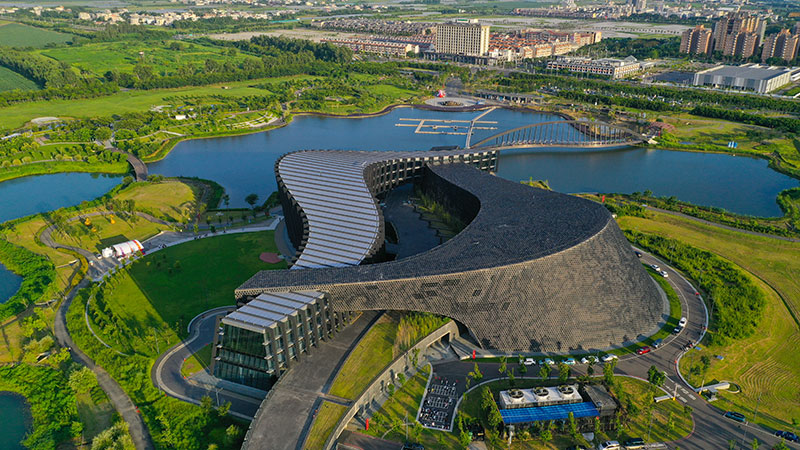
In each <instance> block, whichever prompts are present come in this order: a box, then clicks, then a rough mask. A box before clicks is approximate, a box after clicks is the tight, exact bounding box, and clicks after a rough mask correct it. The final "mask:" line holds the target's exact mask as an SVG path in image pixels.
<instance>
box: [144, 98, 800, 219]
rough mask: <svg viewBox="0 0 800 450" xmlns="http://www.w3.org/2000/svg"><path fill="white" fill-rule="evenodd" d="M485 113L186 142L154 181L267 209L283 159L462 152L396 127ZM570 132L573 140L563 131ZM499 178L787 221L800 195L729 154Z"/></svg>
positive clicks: (763, 165)
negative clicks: (213, 188) (205, 185)
mask: <svg viewBox="0 0 800 450" xmlns="http://www.w3.org/2000/svg"><path fill="white" fill-rule="evenodd" d="M477 114H478V113H453V112H437V111H426V110H417V109H412V108H398V109H395V110H393V111H392V112H390V113H388V114H386V115H383V116H379V117H370V118H365V119H339V118H328V117H316V116H300V117H295V119H294V121H293V122H292V123H291V124H289V125H288V126H286V127H283V128H278V129H275V130H271V131H268V132H264V133H256V134H250V135H246V136H235V137H224V138H215V139H201V140H191V141H184V142H181V143H180V144H178V145H177V146H176V147H175V149H174V150H173V151H172V152H171V153H170V154H169V155H168V156H167V157H166V158H165V159H163V160H162V161H159V162H156V163H153V164H150V165H149V168H150V173H160V174H163V175H167V176H179V175H187V176H197V177H200V178H206V179H211V180H214V181H217V182H218V183H220V184H221V185H223V186H224V187H225V189H226V191H227V193H228V195H229V196H230V198H231V202H230V206H232V207H234V206H235V207H244V206H246V203H245V202H244V198H245V197H246V196H247V195H248V194H250V193H256V194H258V195H259V198H260V199H261V200H264V199H265V198H266V196H268V195H269V194H270V193H271V192H272V191H274V190H275V189H276V182H275V173H274V165H275V161H276V160H277V159H278V157H280V156H281V155H283V154H284V153H287V152H290V151H295V150H306V149H351V150H428V149H430V148H431V147H433V146H442V145H462V146H463V145H464V139H465V138H464V136H454V135H432V134H414V132H413V128H410V127H397V126H395V124H397V123H402V122H406V123H408V121H401V120H400V119H401V118H425V119H445V120H469V119H472V118H474V117H475V116H476V115H477ZM559 119H560V117H558V116H555V115H551V114H535V113H526V112H521V111H512V110H505V109H500V110H495V111H493V112H491V113H489V114H487V115H486V116H484V117H483V119H482V120H487V121H496V122H498V123H497V124H485V125H484V126H487V127H497V128H498V129H497V130H479V131H477V132H476V133H475V135H474V136H473V138H472V142H477V141H478V140H480V139H481V138H483V137H488V136H491V135H493V134H495V133H497V132H499V131H502V130H507V129H510V128H514V127H518V126H521V125H525V124H529V123H534V122H545V121H551V120H559ZM565 130H572V128H571V127H568V126H566V125H565ZM498 175H499V176H501V177H504V178H507V179H510V180H514V181H520V180H527V179H528V178H529V177H533V178H534V179H546V180H549V181H550V186H551V187H552V188H553V189H554V190H557V191H560V192H567V193H574V192H587V191H592V192H595V191H602V192H623V193H631V192H634V191H640V192H641V191H644V190H647V189H649V190H651V191H653V192H654V193H655V194H656V195H664V196H672V195H674V196H676V197H678V198H679V199H681V200H685V201H688V202H692V203H697V204H700V205H709V206H717V207H720V208H724V209H727V210H729V211H733V212H736V213H740V214H749V215H755V216H767V217H769V216H780V215H782V213H781V210H780V208H779V207H778V205H777V203H776V202H775V198H776V196H777V195H778V193H779V192H781V191H782V190H784V189H788V188H791V187H796V186H798V185H800V183H798V181H797V180H795V179H793V178H791V177H789V176H786V175H783V174H781V173H778V172H776V171H774V170H771V169H769V168H768V167H767V161H765V160H759V159H753V158H745V157H736V156H732V155H727V154H708V153H693V152H675V151H664V150H652V149H646V148H628V149H621V150H605V151H588V150H574V151H544V150H527V151H526V150H510V151H509V150H504V151H503V152H502V153H501V156H500V158H499V163H498Z"/></svg>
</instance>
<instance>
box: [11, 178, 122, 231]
mask: <svg viewBox="0 0 800 450" xmlns="http://www.w3.org/2000/svg"><path fill="white" fill-rule="evenodd" d="M121 181H122V176H119V175H99V174H92V173H56V174H52V175H36V176H32V177H24V178H16V179H13V180H8V181H3V182H2V183H0V223H2V222H5V221H7V220H12V219H17V218H19V217H24V216H27V215H30V214H35V213H40V212H46V211H52V210H54V209H58V208H62V207H64V206H74V205H77V204H78V203H80V202H82V201H84V200H94V199H95V198H97V197H100V196H101V195H103V194H105V193H106V192H108V191H109V190H111V188H112V187H114V186H116V185H117V184H119V183H120V182H121Z"/></svg>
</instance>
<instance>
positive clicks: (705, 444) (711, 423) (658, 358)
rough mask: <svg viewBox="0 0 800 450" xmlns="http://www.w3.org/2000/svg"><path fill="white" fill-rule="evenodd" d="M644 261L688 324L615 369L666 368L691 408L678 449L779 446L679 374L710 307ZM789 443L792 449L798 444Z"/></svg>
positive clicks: (455, 371) (460, 372)
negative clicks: (668, 288) (663, 281)
mask: <svg viewBox="0 0 800 450" xmlns="http://www.w3.org/2000/svg"><path fill="white" fill-rule="evenodd" d="M643 253H644V252H643ZM642 262H643V263H646V264H653V263H655V264H658V265H659V266H660V267H661V269H663V270H666V271H667V273H668V275H669V277H668V278H667V280H668V281H669V283H670V285H672V287H673V288H674V290H675V292H676V293H677V294H678V297H679V298H680V301H681V308H682V312H683V316H685V317H686V318H687V321H688V322H687V325H686V328H685V329H684V330H683V331H682V332H681V333H680V334H677V335H675V334H673V335H671V336H670V337H668V338H666V339H665V340H664V343H663V344H662V345H661V347H659V348H658V349H654V350H653V351H651V352H650V353H648V354H646V355H642V356H638V355H633V354H631V355H625V356H622V357H620V359H619V362H618V364H617V367H616V370H615V373H616V374H618V375H627V376H634V377H637V378H642V379H647V371H648V370H649V368H650V367H651V366H653V365H655V366H656V367H658V368H659V369H661V370H662V371H664V372H666V374H667V381H666V383H665V386H664V389H665V391H667V392H669V393H670V394H673V393H677V400H678V401H679V402H680V403H682V404H687V405H689V406H691V407H692V409H693V414H692V416H693V419H694V425H695V428H694V431H693V432H692V434H691V435H689V436H688V437H686V438H684V439H681V440H679V441H676V442H674V443H672V445H674V446H676V447H677V446H679V447H680V448H681V449H685V450H709V449H727V448H728V443H729V441H734V442H736V443H737V446H736V447H735V448H737V449H751V448H752V447H751V444H752V442H753V438H754V437H757V438H758V440H759V442H761V443H762V445H764V446H763V447H762V448H769V447H767V446H772V445H774V444H776V443H777V442H778V441H779V439H778V438H776V437H775V436H774V435H772V433H771V432H770V431H769V430H766V429H763V428H761V427H758V426H752V425H747V426H744V425H742V424H740V423H738V422H734V421H732V420H730V419H727V418H725V417H723V414H724V412H725V411H722V410H720V409H718V408H716V407H714V406H713V404H710V403H708V402H706V401H705V400H704V399H703V398H702V397H701V396H700V395H699V394H697V393H695V391H694V390H693V388H692V387H691V386H689V385H687V384H686V383H685V382H684V381H683V380H682V379H681V377H680V376H679V375H678V365H677V361H678V360H679V358H680V357H681V355H682V354H683V346H684V345H685V344H686V343H687V342H689V341H692V342H696V341H698V340H699V339H700V338H701V337H702V335H703V334H704V331H705V328H704V327H705V326H706V323H707V320H706V309H705V306H704V304H703V302H702V301H701V299H700V297H699V296H697V295H695V292H696V291H695V289H694V287H693V286H692V285H691V284H690V283H689V282H688V281H687V280H686V279H685V278H684V277H683V276H682V275H681V274H680V273H678V272H676V271H675V270H674V269H672V268H671V267H669V266H668V265H667V264H665V263H664V262H663V261H661V260H658V259H656V258H654V257H653V256H651V255H649V254H647V253H644V255H643V258H642ZM690 351H698V350H690ZM702 351H705V350H702ZM473 365H474V363H473V362H471V361H457V362H447V363H443V364H437V365H435V366H434V370H435V373H436V374H437V375H440V376H448V377H459V376H460V377H465V376H466V374H467V373H468V372H470V371H472V369H473ZM479 366H480V370H481V372H482V373H483V374H484V380H489V379H493V378H499V377H500V373H499V370H498V367H499V364H497V363H480V364H479ZM538 369H539V367H538V366H534V367H533V368H529V369H528V373H527V376H536V375H537V373H538ZM585 369H586V368H585V366H583V365H577V366H574V367H573V373H574V374H576V375H581V374H584V373H585ZM552 375H554V374H552ZM552 375H551V376H552ZM750 418H752V417H750ZM745 434H746V436H745ZM743 438H744V441H743ZM787 445H789V446H790V448H800V446H799V445H797V444H787Z"/></svg>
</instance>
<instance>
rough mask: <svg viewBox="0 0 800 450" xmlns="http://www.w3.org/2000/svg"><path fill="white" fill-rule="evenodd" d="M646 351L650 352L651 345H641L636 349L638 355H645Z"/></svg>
mask: <svg viewBox="0 0 800 450" xmlns="http://www.w3.org/2000/svg"><path fill="white" fill-rule="evenodd" d="M646 353H650V347H648V346H646V345H645V346H644V347H639V348H637V349H636V354H637V355H644V354H646Z"/></svg>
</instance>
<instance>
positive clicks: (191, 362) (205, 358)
mask: <svg viewBox="0 0 800 450" xmlns="http://www.w3.org/2000/svg"><path fill="white" fill-rule="evenodd" d="M212 345H213V344H208V345H206V346H205V347H203V348H201V349H200V350H198V351H197V353H195V354H193V355H192V356H190V357H189V358H187V359H186V362H184V363H183V367H181V375H183V376H185V377H188V376H190V375H194V374H196V373H197V372H200V371H201V370H203V369H205V368H207V367H208V366H210V365H211V346H212Z"/></svg>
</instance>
